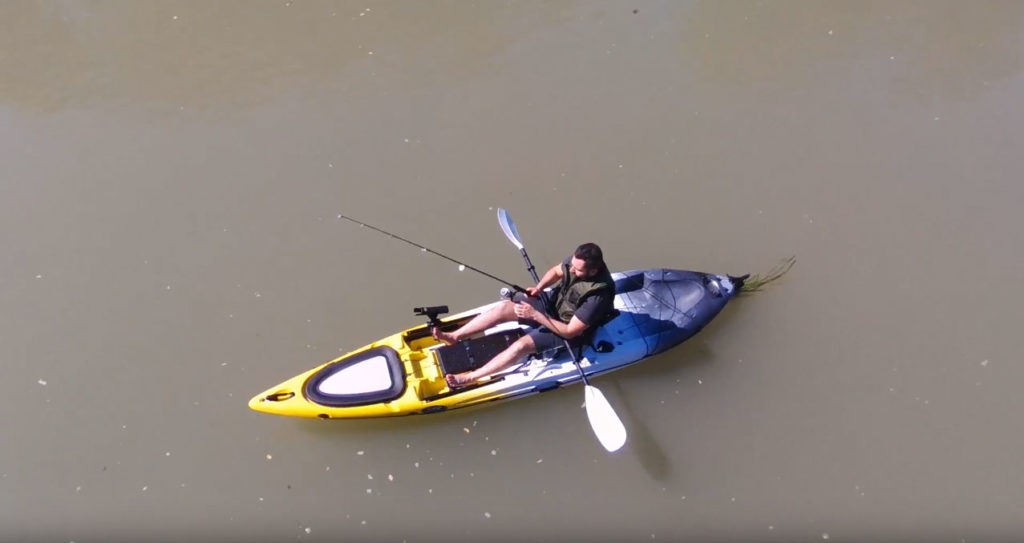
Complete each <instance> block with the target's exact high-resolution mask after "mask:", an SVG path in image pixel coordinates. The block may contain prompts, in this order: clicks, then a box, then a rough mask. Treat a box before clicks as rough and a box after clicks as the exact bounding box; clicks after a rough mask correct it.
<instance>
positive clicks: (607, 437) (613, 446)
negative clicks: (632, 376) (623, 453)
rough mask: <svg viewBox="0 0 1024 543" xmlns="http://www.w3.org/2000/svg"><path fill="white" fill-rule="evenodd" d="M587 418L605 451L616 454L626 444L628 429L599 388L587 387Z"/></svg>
mask: <svg viewBox="0 0 1024 543" xmlns="http://www.w3.org/2000/svg"><path fill="white" fill-rule="evenodd" d="M584 394H585V398H586V402H587V418H589V419H590V426H591V427H592V428H593V429H594V433H595V434H597V440H598V441H600V442H601V445H602V446H604V448H605V450H607V451H608V452H615V451H617V450H619V449H621V448H622V446H623V445H625V444H626V427H625V426H623V425H622V421H621V420H619V416H618V415H616V414H615V410H613V409H612V406H611V405H610V404H609V403H608V400H606V399H605V398H604V394H602V393H601V391H600V390H598V389H597V387H593V386H590V385H587V387H586V391H585V393H584Z"/></svg>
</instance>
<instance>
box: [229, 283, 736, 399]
mask: <svg viewBox="0 0 1024 543" xmlns="http://www.w3.org/2000/svg"><path fill="white" fill-rule="evenodd" d="M613 277H614V278H615V279H616V296H615V308H616V310H617V311H618V315H617V316H615V317H614V318H613V319H611V320H610V321H608V322H607V323H605V324H604V325H602V326H600V327H599V328H598V329H597V330H596V332H595V333H594V336H593V338H592V340H591V344H590V345H589V346H586V347H584V348H583V349H581V351H582V352H581V353H580V354H581V357H580V368H582V370H583V371H584V372H585V373H586V374H587V375H588V377H589V376H592V375H599V374H603V373H607V372H609V371H613V370H616V369H619V368H622V367H625V366H627V365H630V364H633V363H636V362H639V361H640V360H642V359H644V358H647V357H649V356H651V355H653V354H657V353H659V352H662V351H664V350H666V349H668V348H671V347H673V346H675V345H678V344H679V343H681V342H683V341H685V340H686V339H688V338H689V337H690V336H692V335H693V334H695V333H697V332H698V331H699V330H701V329H702V328H703V327H704V326H705V325H706V324H707V323H708V322H710V320H711V319H712V318H714V316H715V315H717V314H718V312H719V311H720V310H721V309H722V307H724V306H725V304H726V303H727V302H728V301H729V300H730V299H731V298H732V297H733V296H734V295H735V293H736V292H738V291H739V288H740V286H741V283H737V284H734V283H733V282H732V281H731V280H732V279H734V278H731V277H729V276H724V275H712V274H704V273H700V272H691V271H685V270H665V269H647V270H633V271H630V272H621V273H616V274H613ZM498 303H502V302H501V301H498V302H494V303H491V304H487V305H485V306H482V307H478V308H475V309H471V310H469V311H465V312H463V313H459V314H456V315H452V316H451V317H448V318H446V319H441V320H440V322H439V325H440V326H441V328H442V329H443V330H445V331H450V330H454V329H456V328H458V327H460V326H462V325H463V324H465V323H466V322H468V321H469V320H470V319H472V318H473V317H474V316H476V315H478V314H480V313H481V312H483V311H486V310H488V309H490V308H491V307H492V306H494V305H495V304H498ZM435 317H436V316H435ZM432 320H433V318H432ZM525 329H526V327H525V326H523V325H520V324H518V323H516V322H511V323H503V324H500V325H497V326H494V327H492V328H490V329H488V330H485V331H484V332H483V333H481V334H478V335H476V336H475V337H473V338H469V339H467V340H465V341H463V342H460V343H458V344H456V345H452V346H447V345H444V344H442V343H440V342H438V341H437V340H435V339H434V338H433V337H432V335H431V331H430V325H429V324H421V325H419V326H415V327H412V328H409V329H407V330H405V331H403V332H399V333H396V334H392V335H390V336H387V337H385V338H383V339H381V340H379V341H376V342H374V343H371V344H369V345H367V346H365V347H363V348H361V349H357V350H355V351H352V352H351V353H348V354H345V355H343V356H341V357H338V358H336V359H334V360H331V361H329V362H326V363H324V364H322V365H320V366H318V367H316V368H313V369H311V370H309V371H306V372H304V373H302V374H300V375H297V376H295V377H293V378H291V379H289V380H287V381H285V382H283V383H281V384H280V385H277V386H275V387H272V388H270V389H267V390H265V391H263V392H261V393H260V394H258V395H256V396H254V397H253V398H252V399H251V400H250V401H249V407H250V408H252V409H254V410H256V411H260V412H265V413H273V414H278V415H287V416H297V417H313V418H325V419H327V418H366V417H383V416H397V415H409V414H418V413H434V412H439V411H445V410H448V409H455V408H462V407H468V406H471V405H477V404H480V403H484V402H490V401H496V400H504V399H510V398H516V397H521V396H525V395H528V394H533V393H538V392H544V391H548V390H553V389H555V388H559V387H561V386H564V385H567V384H572V383H575V382H577V381H580V380H581V378H580V374H579V371H578V370H577V368H576V365H575V364H573V362H572V360H571V357H570V356H569V355H568V353H567V352H565V349H564V348H563V349H560V350H559V351H555V352H552V353H539V354H535V355H532V356H531V357H530V358H527V359H526V361H524V362H522V363H521V364H518V365H513V366H512V367H510V368H508V369H506V370H504V371H502V372H499V373H497V374H495V375H493V376H491V378H490V379H487V380H485V381H483V382H480V383H476V384H474V385H471V386H469V387H465V388H459V389H457V390H452V389H450V388H449V387H448V384H447V383H446V381H445V378H444V376H445V375H446V374H447V373H459V372H463V371H469V370H471V369H475V368H477V367H480V366H482V365H483V364H485V363H486V362H487V361H489V360H490V359H491V358H492V357H493V356H494V355H495V354H497V353H499V352H501V351H502V350H503V349H504V348H505V347H506V346H507V345H509V344H510V343H511V342H513V341H515V339H516V338H518V337H519V336H521V335H522V334H523V332H524V330H525Z"/></svg>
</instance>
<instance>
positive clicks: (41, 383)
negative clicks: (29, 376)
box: [37, 379, 46, 386]
mask: <svg viewBox="0 0 1024 543" xmlns="http://www.w3.org/2000/svg"><path fill="white" fill-rule="evenodd" d="M37 382H38V383H39V384H40V385H42V386H46V381H45V380H43V379H40V380H39V381H37Z"/></svg>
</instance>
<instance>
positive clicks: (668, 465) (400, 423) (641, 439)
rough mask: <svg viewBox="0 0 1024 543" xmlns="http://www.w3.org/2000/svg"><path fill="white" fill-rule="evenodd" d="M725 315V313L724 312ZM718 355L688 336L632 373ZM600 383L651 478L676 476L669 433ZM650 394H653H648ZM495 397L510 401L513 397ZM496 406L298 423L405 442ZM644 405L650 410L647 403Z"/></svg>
mask: <svg viewBox="0 0 1024 543" xmlns="http://www.w3.org/2000/svg"><path fill="white" fill-rule="evenodd" d="M731 305H734V304H729V305H727V306H726V308H724V309H723V311H722V314H720V315H719V316H718V317H717V318H715V319H714V322H718V321H721V320H728V314H730V313H732V311H731V310H730V307H731ZM723 316H724V317H725V318H722V317H723ZM635 317H636V320H638V321H641V324H642V326H641V328H643V329H644V330H648V331H650V330H654V329H657V330H663V331H665V332H666V334H668V333H670V332H669V330H672V329H674V330H675V331H676V332H675V333H678V328H676V325H675V324H674V323H672V321H663V320H658V319H652V318H651V317H650V316H649V315H643V314H636V315H635ZM721 326H723V324H719V325H717V326H714V327H712V330H710V331H708V332H706V334H708V335H714V334H716V333H717V332H715V330H717V329H718V328H720V327H721ZM702 337H703V336H702ZM714 358H715V357H714V354H713V353H712V352H711V351H710V349H708V347H707V344H706V343H704V342H688V341H684V342H683V343H682V344H680V345H677V346H676V347H674V348H670V349H668V350H666V351H662V352H659V353H658V354H655V355H652V356H650V357H648V358H647V359H645V360H644V361H643V362H644V363H643V364H638V365H637V366H639V367H632V368H631V369H632V371H631V372H630V376H631V377H633V378H640V379H649V378H652V377H653V378H662V377H664V375H665V374H666V372H677V371H680V370H681V369H683V370H693V369H699V368H701V367H706V366H709V365H711V364H713V363H714ZM620 375H622V374H620ZM594 385H595V386H597V387H598V388H599V389H601V390H602V391H603V392H604V393H605V394H606V396H608V397H609V399H610V402H611V403H612V405H613V408H614V409H615V410H616V412H617V413H618V415H619V417H620V418H621V419H622V422H623V424H624V425H625V426H626V431H627V433H628V436H629V437H628V441H627V445H626V451H629V452H628V453H627V454H629V455H633V456H635V457H636V458H637V459H638V460H639V462H640V465H641V466H642V467H643V469H644V471H645V472H646V473H647V474H648V476H649V477H650V478H651V479H653V480H655V481H659V482H666V481H669V480H671V479H672V475H673V473H674V468H673V461H672V458H671V457H670V456H669V454H668V453H667V452H666V449H665V447H664V446H663V445H662V442H663V441H664V439H663V438H659V437H658V436H657V435H655V433H654V432H652V431H651V429H650V427H649V425H648V424H647V423H646V422H645V420H644V417H642V416H639V415H638V414H637V410H636V409H634V407H633V405H634V402H633V401H631V399H630V397H629V394H627V393H626V392H625V391H624V389H623V386H622V384H621V382H620V380H613V379H607V378H605V379H601V380H600V381H598V382H596V383H594ZM561 393H562V394H565V393H566V391H561ZM538 396H540V395H534V396H531V397H529V398H525V399H520V400H516V401H515V403H517V404H518V403H519V402H524V401H530V400H534V401H536V400H538V399H539V398H538ZM645 398H649V397H646V396H645ZM495 403H499V404H507V403H509V402H495ZM492 407H495V406H494V404H484V405H480V406H474V407H469V408H465V409H457V410H454V411H449V412H443V413H438V414H436V415H410V416H404V417H394V418H378V419H352V420H329V421H321V420H312V419H303V420H301V421H298V425H297V427H298V428H300V431H302V432H304V433H307V434H310V435H312V436H315V437H316V438H318V439H324V440H335V439H336V438H338V437H339V436H344V437H345V438H347V439H349V440H354V441H357V442H361V441H366V442H379V441H380V439H381V437H382V436H391V437H392V438H393V439H394V440H395V441H396V442H400V441H409V440H411V439H414V438H415V437H416V436H419V435H432V434H433V435H441V434H448V433H451V432H453V431H454V430H453V429H458V428H462V427H467V426H472V425H474V424H471V422H470V421H475V420H476V419H477V418H478V417H479V412H480V410H482V409H489V408H492ZM547 407H550V406H545V408H547ZM497 408H498V409H502V408H504V409H509V408H513V409H515V408H516V407H515V406H509V405H501V406H497ZM640 411H644V409H641V410H640ZM624 452H625V451H624Z"/></svg>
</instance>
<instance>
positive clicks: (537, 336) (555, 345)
mask: <svg viewBox="0 0 1024 543" xmlns="http://www.w3.org/2000/svg"><path fill="white" fill-rule="evenodd" d="M553 300H554V297H551V296H549V301H548V304H549V305H551V306H553V303H554V302H553ZM513 301H516V302H519V301H525V302H528V303H529V304H530V305H532V306H533V307H534V308H535V309H537V310H538V311H543V312H545V313H546V314H547V315H549V316H550V315H553V314H554V308H553V307H547V308H545V307H544V304H543V303H542V302H541V300H540V299H539V298H530V297H527V296H523V295H519V294H517V295H516V296H515V297H514V298H513ZM519 324H522V325H525V326H529V327H530V329H529V330H528V331H527V332H526V335H528V336H530V338H531V339H533V345H534V347H535V348H536V352H537V354H544V353H545V351H548V352H549V354H550V351H554V350H556V349H561V348H563V347H565V339H563V338H562V336H560V335H558V334H556V333H554V332H552V331H551V329H550V328H548V327H546V326H544V325H542V324H541V323H539V322H537V321H535V320H533V319H519ZM587 332H590V330H586V331H584V333H583V334H581V335H579V336H577V337H574V338H572V339H570V340H569V345H571V346H572V348H573V349H579V347H580V345H584V344H586V341H587V340H586V338H587V337H589V336H590V334H588V333H587Z"/></svg>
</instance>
